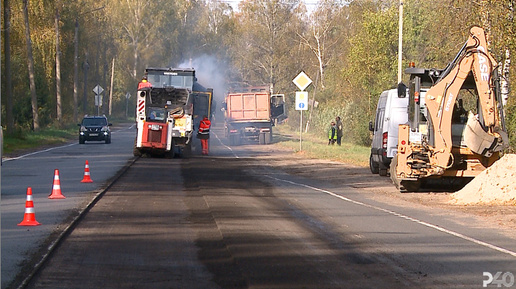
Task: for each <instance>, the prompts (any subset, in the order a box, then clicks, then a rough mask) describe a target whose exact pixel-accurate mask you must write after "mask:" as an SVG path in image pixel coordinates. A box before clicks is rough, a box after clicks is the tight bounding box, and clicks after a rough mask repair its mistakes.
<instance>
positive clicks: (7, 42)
mask: <svg viewBox="0 0 516 289" xmlns="http://www.w3.org/2000/svg"><path fill="white" fill-rule="evenodd" d="M10 34H11V7H10V6H9V0H4V51H5V59H4V62H5V72H4V73H5V90H6V91H5V97H6V98H7V101H6V102H7V107H6V117H7V134H12V133H13V132H14V117H13V92H12V80H11V37H10Z"/></svg>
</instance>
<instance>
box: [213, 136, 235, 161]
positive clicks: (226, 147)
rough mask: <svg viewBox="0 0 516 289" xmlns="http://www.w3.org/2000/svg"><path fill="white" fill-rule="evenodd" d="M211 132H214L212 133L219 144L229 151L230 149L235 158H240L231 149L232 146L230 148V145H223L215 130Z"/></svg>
mask: <svg viewBox="0 0 516 289" xmlns="http://www.w3.org/2000/svg"><path fill="white" fill-rule="evenodd" d="M213 134H214V135H215V137H216V138H217V139H218V140H219V142H220V144H221V145H222V146H223V147H225V148H227V149H228V150H230V151H231V153H232V154H233V155H234V156H235V158H237V159H239V158H240V157H238V156H237V154H236V153H235V152H234V151H233V149H232V148H230V147H228V146H227V145H225V144H223V143H222V140H220V138H219V136H218V135H217V134H216V133H215V132H213Z"/></svg>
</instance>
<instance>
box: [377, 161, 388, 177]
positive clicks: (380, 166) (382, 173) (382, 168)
mask: <svg viewBox="0 0 516 289" xmlns="http://www.w3.org/2000/svg"><path fill="white" fill-rule="evenodd" d="M388 171H389V168H388V167H386V166H385V165H384V164H383V163H380V164H378V174H379V175H380V176H382V177H386V176H387V172H388Z"/></svg>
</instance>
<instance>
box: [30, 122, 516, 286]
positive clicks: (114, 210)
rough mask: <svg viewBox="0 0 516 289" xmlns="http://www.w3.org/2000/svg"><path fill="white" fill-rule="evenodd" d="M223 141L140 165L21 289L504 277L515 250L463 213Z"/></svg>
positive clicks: (368, 179)
mask: <svg viewBox="0 0 516 289" xmlns="http://www.w3.org/2000/svg"><path fill="white" fill-rule="evenodd" d="M222 136H223V132H222V130H221V129H220V128H215V129H213V134H212V139H211V145H212V147H211V151H210V155H209V156H200V155H194V156H192V157H191V158H187V159H178V158H176V159H164V158H140V159H138V160H137V161H136V162H135V163H134V164H133V165H132V166H131V167H130V168H129V169H128V170H127V171H126V173H125V174H124V175H122V176H121V178H120V179H118V180H117V181H116V183H115V184H114V185H113V186H111V187H110V189H109V190H108V191H107V192H106V193H105V194H104V195H103V197H102V199H100V200H99V201H98V203H96V205H95V206H94V207H93V208H92V209H91V210H90V211H89V212H88V214H86V215H85V217H84V218H83V219H82V220H81V222H80V223H79V224H78V225H77V226H76V227H75V229H74V230H73V232H71V233H70V234H69V235H68V236H67V237H66V239H64V241H63V242H62V243H61V244H60V246H59V247H58V248H57V250H56V251H55V253H54V254H52V256H51V258H50V259H49V260H48V262H46V263H45V266H44V268H43V269H42V270H41V271H40V272H39V273H38V274H37V275H36V276H35V278H34V279H33V280H32V283H31V284H30V286H29V288H483V287H482V285H483V281H484V280H486V277H485V276H484V272H491V273H493V274H494V273H496V272H508V273H509V275H506V276H509V277H510V276H511V275H513V274H516V272H515V271H516V240H515V238H513V237H511V236H508V235H505V234H501V233H500V232H499V231H498V230H497V229H496V228H495V227H490V226H489V225H488V224H487V225H486V224H485V223H482V222H479V221H478V219H477V218H475V217H473V216H471V215H467V214H459V213H456V212H449V211H446V210H442V209H429V208H424V207H422V206H415V205H414V206H411V205H408V204H406V203H400V202H390V201H388V200H387V201H386V200H383V199H378V198H375V197H374V196H372V195H371V193H370V191H367V190H366V188H370V187H374V186H378V185H382V184H383V182H384V181H383V179H381V178H377V177H372V176H371V175H370V174H366V173H365V172H364V171H365V170H364V169H361V168H356V167H343V166H339V165H335V164H334V163H330V162H326V163H324V162H321V163H315V162H312V161H310V160H303V159H302V158H299V157H297V158H292V154H291V153H289V152H287V151H284V150H281V149H276V148H274V147H272V146H259V145H243V146H237V147H229V146H227V142H226V140H225V139H224V138H223V137H222ZM302 170H305V171H306V170H309V171H310V173H309V174H306V173H303V174H299V173H296V171H302ZM321 174H322V175H328V176H335V178H332V177H330V178H325V179H324V180H321V179H320V178H317V177H316V176H317V175H321ZM509 281H510V280H509V279H506V280H505V283H502V284H501V285H503V286H505V285H510V286H505V287H513V286H514V285H513V284H510V282H509ZM494 287H496V285H495V286H494Z"/></svg>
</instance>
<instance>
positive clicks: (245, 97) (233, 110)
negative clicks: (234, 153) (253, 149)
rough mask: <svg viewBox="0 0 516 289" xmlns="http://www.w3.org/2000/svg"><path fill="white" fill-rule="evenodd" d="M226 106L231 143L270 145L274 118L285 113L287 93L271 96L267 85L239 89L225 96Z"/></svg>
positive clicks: (227, 134)
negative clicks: (256, 142) (244, 142)
mask: <svg viewBox="0 0 516 289" xmlns="http://www.w3.org/2000/svg"><path fill="white" fill-rule="evenodd" d="M224 108H225V130H226V137H227V138H229V142H230V145H239V144H241V143H243V141H258V142H259V143H260V144H269V143H271V142H272V127H273V126H274V123H275V120H276V119H278V117H280V116H282V115H284V96H283V95H279V94H278V95H272V96H271V93H270V92H269V89H268V87H249V88H245V89H239V90H238V92H230V93H228V94H227V95H226V98H225V102H224Z"/></svg>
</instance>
